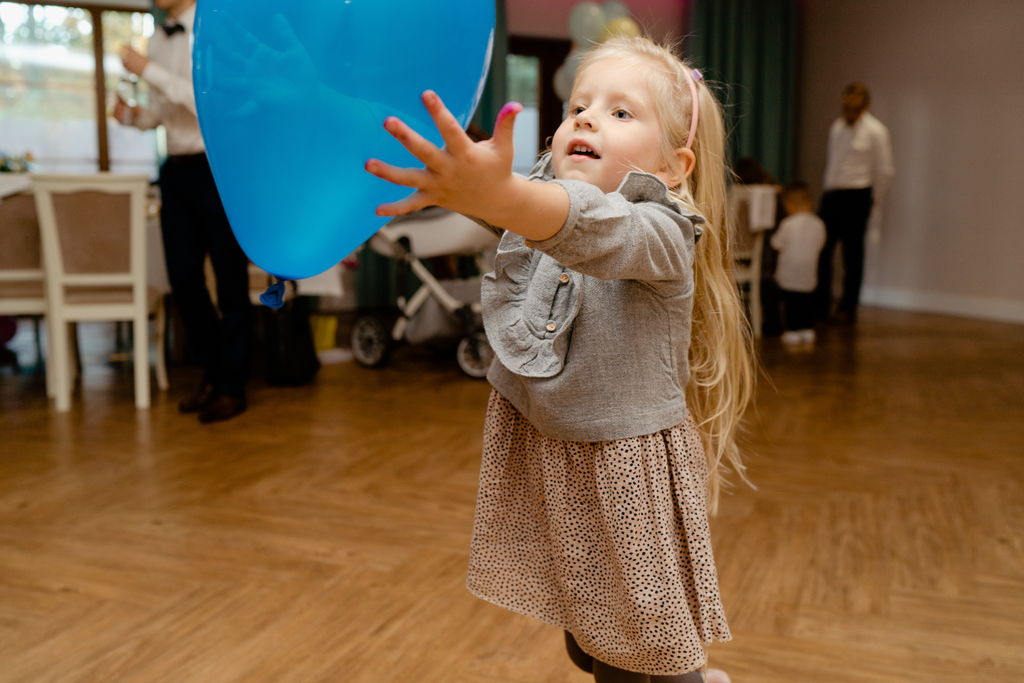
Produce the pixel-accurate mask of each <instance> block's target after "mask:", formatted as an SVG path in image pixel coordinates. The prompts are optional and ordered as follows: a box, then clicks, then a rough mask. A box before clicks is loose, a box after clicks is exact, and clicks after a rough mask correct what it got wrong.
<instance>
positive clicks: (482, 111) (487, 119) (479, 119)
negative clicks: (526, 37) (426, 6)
mask: <svg viewBox="0 0 1024 683" xmlns="http://www.w3.org/2000/svg"><path fill="white" fill-rule="evenodd" d="M445 39H447V38H445ZM507 54H508V24H507V22H506V20H505V0H495V30H494V53H493V55H492V57H491V68H490V69H489V70H488V72H487V82H486V84H485V85H484V91H483V94H482V95H481V97H480V104H479V106H477V110H476V114H475V115H474V117H473V123H475V124H476V125H477V126H479V127H480V128H482V129H483V130H484V131H485V132H486V133H488V134H490V133H491V132H492V128H493V127H494V119H495V118H496V117H497V116H498V112H499V111H500V110H501V107H502V105H504V104H505V102H506V100H507V98H508V94H507V92H506V76H505V71H506V70H505V56H506V55H507ZM428 268H429V264H428ZM458 271H459V275H460V276H462V277H465V276H467V275H471V274H473V272H474V271H475V268H474V266H473V261H472V259H461V260H460V261H459V263H458ZM355 280H356V303H357V305H358V306H359V307H360V308H392V307H394V306H395V301H396V300H397V299H398V296H399V295H402V296H406V297H408V296H411V295H412V293H413V292H415V291H416V289H417V287H418V286H419V280H418V279H417V278H416V276H415V275H413V274H412V273H411V272H409V271H408V270H407V269H406V268H405V266H404V265H403V264H401V263H399V262H398V261H395V260H394V259H389V258H387V257H385V256H380V255H378V254H377V253H375V252H373V251H372V250H371V249H370V248H369V247H366V248H364V249H363V250H362V251H360V252H359V269H358V270H357V271H356V278H355Z"/></svg>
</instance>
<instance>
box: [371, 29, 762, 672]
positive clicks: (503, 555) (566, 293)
mask: <svg viewBox="0 0 1024 683" xmlns="http://www.w3.org/2000/svg"><path fill="white" fill-rule="evenodd" d="M423 101H424V104H425V105H426V107H427V109H428V111H429V112H430V114H431V116H432V118H433V120H434V122H435V124H436V125H437V127H438V130H439V131H440V133H441V135H442V137H443V138H444V141H445V148H444V149H439V148H437V147H436V146H435V145H433V144H432V143H430V142H429V141H427V140H425V139H424V138H422V137H421V136H420V135H419V134H418V133H416V132H415V131H413V130H412V129H410V128H409V127H408V126H406V125H405V124H404V123H402V122H401V121H399V120H397V119H395V118H389V119H388V120H387V121H386V122H385V127H386V128H387V130H388V131H389V132H390V133H391V134H392V135H394V136H395V137H396V138H397V139H398V140H399V141H400V142H401V143H402V144H403V145H404V146H405V147H406V148H407V149H408V150H409V151H410V152H411V153H412V154H414V155H415V156H416V157H417V158H418V159H419V160H420V161H422V162H423V163H424V164H425V165H426V168H425V169H403V168H396V167H393V166H389V165H387V164H384V163H383V162H380V161H377V160H370V161H368V162H367V165H366V168H367V170H368V171H369V172H371V173H373V174H375V175H377V176H379V177H381V178H384V179H386V180H389V181H391V182H394V183H398V184H401V185H406V186H408V187H412V188H416V189H417V190H418V191H417V192H415V193H414V194H412V195H410V196H409V197H407V198H406V199H404V200H401V201H399V202H396V203H393V204H389V205H383V206H381V207H379V208H378V213H379V214H380V215H399V214H404V213H408V212H410V211H414V210H416V209H419V208H422V207H425V206H430V205H439V206H443V207H445V208H448V209H451V210H454V211H459V212H461V213H464V214H467V215H471V216H473V217H475V218H477V219H479V220H481V221H482V222H485V223H487V224H490V225H492V226H497V227H499V228H502V229H504V230H505V231H506V232H505V235H504V237H503V238H502V242H501V245H500V246H499V250H498V255H497V257H496V260H495V272H494V273H492V274H488V275H487V276H485V278H484V288H483V296H482V303H483V305H484V307H485V310H484V323H485V326H486V328H487V334H488V339H489V341H490V342H491V344H492V346H494V347H495V353H496V361H495V363H494V364H493V365H492V367H491V371H490V372H489V373H488V379H489V380H490V382H491V383H492V385H493V386H494V391H493V392H492V394H491V399H490V403H489V406H488V413H487V420H486V424H485V435H484V454H483V463H482V466H481V478H480V492H479V496H478V498H477V509H476V518H475V520H474V529H473V540H472V546H471V553H470V570H469V581H468V585H469V588H470V590H471V591H473V592H474V593H475V594H476V595H478V596H480V597H482V598H484V599H486V600H489V601H491V602H494V603H495V604H498V605H500V606H503V607H506V608H508V609H511V610H514V611H516V612H519V613H522V614H526V615H529V616H533V617H535V618H538V619H541V620H543V621H546V622H548V623H551V624H554V625H557V626H559V627H561V628H563V629H564V630H565V631H566V645H567V647H568V650H569V654H570V657H571V658H572V659H573V661H574V662H575V663H577V664H578V665H579V666H580V667H581V668H583V669H584V670H586V671H591V672H593V674H594V677H595V681H597V682H598V683H627V682H634V681H635V682H637V683H639V682H641V681H643V682H648V681H658V682H659V683H697V682H698V681H704V680H710V681H725V680H727V677H726V676H725V675H724V673H722V672H717V671H712V672H709V676H708V678H707V679H705V671H706V670H705V665H706V654H705V653H704V644H706V643H709V642H711V641H713V640H728V639H729V637H730V635H729V630H728V627H727V625H726V623H725V618H724V613H723V610H722V606H721V604H720V602H719V598H718V587H717V577H716V573H715V568H714V560H713V557H712V553H711V547H710V543H709V542H708V534H707V514H708V508H709V507H711V508H712V509H713V507H714V505H715V503H716V501H717V497H718V488H719V483H720V469H721V467H722V465H723V461H726V462H728V463H729V464H730V465H732V467H733V469H734V470H736V471H737V472H738V473H739V474H740V475H741V476H742V473H743V466H742V463H741V461H740V458H739V452H738V449H737V447H736V438H735V436H736V431H737V429H738V426H739V421H740V418H741V415H742V413H743V410H744V408H745V407H746V405H747V404H748V402H749V399H750V394H751V389H752V372H751V364H750V355H749V334H748V332H747V330H746V328H745V327H744V318H743V315H742V311H741V308H740V303H739V299H738V296H737V291H736V287H735V284H734V282H733V281H732V279H731V277H730V274H729V272H728V271H727V270H726V268H725V264H726V263H729V262H731V257H730V256H729V254H728V246H727V245H728V240H727V235H726V232H725V220H724V216H725V176H726V174H725V168H724V166H723V161H722V160H723V158H724V133H723V125H722V119H721V112H720V109H719V107H718V104H717V102H716V101H715V99H714V97H713V95H712V94H711V92H710V90H708V88H707V87H706V86H705V85H704V83H703V81H702V79H701V76H700V73H699V72H697V71H696V70H694V69H692V67H690V66H688V65H686V64H685V63H683V62H682V60H680V59H679V58H678V57H676V56H675V55H673V54H672V53H671V52H670V51H669V50H667V49H664V48H661V47H659V46H656V45H654V44H653V43H651V42H650V41H648V40H646V39H638V38H633V39H626V38H616V39H612V40H609V41H607V42H605V43H603V44H602V45H600V46H599V47H597V48H594V49H593V50H592V51H591V52H590V53H589V55H588V57H587V58H586V59H585V61H584V62H583V64H582V65H581V66H580V68H579V71H578V73H577V77H576V82H575V84H574V87H573V93H572V96H571V98H570V102H569V107H568V115H567V118H566V119H565V121H564V122H563V123H562V125H561V126H560V127H559V128H558V130H557V131H556V133H555V135H554V138H553V142H552V149H551V151H550V153H549V154H546V155H544V156H543V157H542V158H541V161H540V163H538V165H537V167H536V169H535V170H534V173H533V174H532V175H531V177H530V178H529V179H526V178H522V177H518V176H515V175H513V174H512V159H513V146H512V140H513V135H512V129H513V122H514V119H515V115H516V114H518V113H519V111H520V110H521V109H522V107H521V105H518V104H509V105H506V107H505V108H503V109H502V112H501V113H500V114H499V116H498V122H497V124H496V130H495V135H494V137H493V138H492V139H490V140H486V141H483V142H478V143H473V142H472V141H471V140H470V139H469V138H468V137H467V136H466V134H465V133H464V132H463V131H462V129H461V127H460V126H459V124H458V122H457V121H456V120H455V118H454V117H453V116H452V115H451V113H450V112H448V111H447V109H445V107H444V105H443V104H442V103H441V101H440V98H439V97H438V96H437V95H436V94H434V93H431V92H427V93H425V94H424V97H423ZM698 238H699V239H698Z"/></svg>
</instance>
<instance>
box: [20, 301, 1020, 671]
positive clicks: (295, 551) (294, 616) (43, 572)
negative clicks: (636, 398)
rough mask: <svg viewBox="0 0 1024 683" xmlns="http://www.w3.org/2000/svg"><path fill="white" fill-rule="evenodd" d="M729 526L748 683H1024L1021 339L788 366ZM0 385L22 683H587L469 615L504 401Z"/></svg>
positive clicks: (720, 537) (417, 369)
mask: <svg viewBox="0 0 1024 683" xmlns="http://www.w3.org/2000/svg"><path fill="white" fill-rule="evenodd" d="M763 352H764V354H763V355H764V359H763V362H764V367H765V372H766V375H767V377H768V378H769V379H770V382H769V381H765V382H764V383H763V386H762V388H761V394H760V398H759V401H758V408H757V411H756V415H754V416H753V419H752V421H751V424H750V434H749V444H748V445H749V449H750V452H751V455H750V456H749V464H750V475H751V477H752V478H753V479H754V481H755V482H756V483H757V485H758V490H756V491H754V490H750V489H747V488H736V489H734V491H733V492H732V493H731V495H728V496H726V497H725V498H724V500H723V504H722V510H721V513H720V514H719V516H718V517H717V518H716V519H715V520H714V522H713V533H714V539H715V548H716V555H717V559H718V562H719V571H720V579H721V587H722V593H723V598H724V601H725V604H726V610H727V613H728V615H729V617H730V621H731V625H732V629H733V633H734V636H735V639H734V641H733V642H731V643H728V644H717V645H715V646H713V647H712V649H711V656H712V660H713V663H714V665H716V666H720V667H723V668H726V669H728V670H729V671H730V672H731V674H732V676H733V680H734V681H735V683H784V682H785V683H788V682H793V681H796V682H801V683H804V682H809V683H876V682H888V683H892V682H900V683H904V682H906V683H909V682H922V683H923V682H926V681H927V682H932V681H958V682H960V681H1005V682H1007V683H1009V682H1015V681H1024V529H1022V526H1024V524H1022V520H1024V421H1022V416H1024V410H1022V409H1024V353H1022V352H1024V327H1021V326H1011V325H1000V324H995V323H986V322H978V321H970V320H961V319H953V318H943V317H938V316H927V315H919V314H909V313H897V312H889V311H881V310H868V311H867V312H866V313H865V315H864V316H863V318H862V321H861V323H860V324H859V326H858V327H857V328H856V329H849V328H847V329H830V330H828V331H827V332H826V334H824V335H823V338H822V339H821V342H820V344H819V347H818V348H817V350H815V351H814V352H813V353H806V354H789V353H786V352H785V351H784V350H783V349H781V348H780V347H779V345H778V343H777V342H776V341H774V340H768V341H766V342H765V344H764V349H763ZM85 378H86V381H85V388H84V390H83V392H82V394H79V395H78V396H77V397H76V398H75V401H74V404H73V409H72V411H71V412H70V413H68V414H65V415H58V414H56V413H55V412H52V410H51V409H49V408H48V407H47V403H46V400H45V398H44V391H43V387H42V383H41V381H40V378H38V377H35V376H25V375H21V376H11V375H6V376H3V377H0V408H2V415H0V427H2V443H3V445H2V457H0V681H4V682H10V683H14V682H19V683H20V682H31V683H37V682H49V681H57V682H62V683H63V682H65V681H74V682H78V681H119V682H120V681H129V682H133V683H134V682H139V683H149V682H163V681H168V682H173V683H178V682H193V681H194V682H200V683H220V682H229V681H230V682H235V681H238V682H243V681H244V682H263V681H267V682H277V681H297V682H306V681H310V682H314V681H345V682H348V683H380V682H392V681H393V682H396V683H398V682H403V683H404V682H407V681H416V682H428V683H432V682H447V681H454V682H465V683H584V682H585V681H588V680H591V679H590V677H589V676H587V675H585V674H583V673H582V672H579V671H576V670H575V669H574V668H573V667H572V665H571V664H570V663H569V661H568V659H567V657H566V656H565V654H564V652H563V650H562V639H561V634H560V633H559V632H558V631H557V630H556V629H554V628H552V627H549V626H546V625H543V624H540V623H538V622H535V621H532V620H530V619H528V618H526V617H522V616H519V615H516V614H512V613H509V612H505V611H503V610H501V609H499V608H497V607H494V606H492V605H490V604H487V603H485V602H482V601H480V600H477V599H475V598H473V597H471V596H470V594H469V593H468V592H467V591H466V590H465V588H464V585H463V584H464V573H465V566H466V553H467V546H468V541H469V533H470V526H471V522H472V512H473V501H474V496H475V492H476V478H477V467H478V462H479V450H480V431H481V421H482V415H483V409H484V403H485V400H486V396H487V392H488V388H487V386H486V385H485V384H483V383H479V382H474V381H472V380H469V379H466V378H464V377H463V376H461V375H460V373H459V372H458V370H457V369H456V367H455V365H454V361H452V360H450V359H448V358H443V359H439V358H438V357H436V356H434V355H432V354H431V353H429V352H427V351H425V350H423V349H413V348H407V349H403V350H400V351H399V352H398V353H397V354H396V356H395V358H394V361H393V363H392V364H391V366H390V367H389V368H386V369H384V370H380V371H367V370H363V369H360V368H358V367H356V366H354V365H352V364H342V365H335V366H327V367H325V368H324V370H323V371H322V373H321V375H320V377H319V378H318V380H317V382H316V384H315V386H312V387H307V388H300V389H274V388H268V387H255V388H254V390H253V391H252V393H251V403H252V405H251V408H250V410H249V411H248V412H247V413H246V414H244V415H243V416H241V417H239V418H238V419H236V420H233V421H231V422H228V423H224V424H217V425H210V426H206V427H202V426H200V425H198V424H197V423H196V422H195V421H194V419H191V418H187V417H184V416H181V415H179V414H178V413H177V412H176V410H175V403H176V400H177V399H178V398H180V397H181V395H182V394H183V393H184V391H185V388H187V387H190V386H191V381H190V380H189V375H188V374H187V373H186V372H182V371H179V372H177V373H174V374H173V375H172V385H173V391H172V393H171V395H170V396H169V397H167V396H161V397H158V398H157V400H156V401H155V403H154V405H153V407H152V409H151V410H149V411H148V412H138V413H137V412H136V411H135V409H134V407H133V405H132V382H131V376H130V372H129V371H127V369H125V370H124V371H109V370H105V369H102V368H101V369H99V370H95V371H94V368H91V367H88V366H87V367H86V375H85Z"/></svg>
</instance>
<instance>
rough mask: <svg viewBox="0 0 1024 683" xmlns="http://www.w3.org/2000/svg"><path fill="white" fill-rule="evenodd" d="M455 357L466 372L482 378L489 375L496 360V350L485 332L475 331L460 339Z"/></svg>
mask: <svg viewBox="0 0 1024 683" xmlns="http://www.w3.org/2000/svg"><path fill="white" fill-rule="evenodd" d="M455 359H456V360H457V361H458V362H459V367H460V368H462V371H463V372H464V373H466V374H467V375H469V376H470V377H472V378H474V379H481V378H483V377H486V376H487V370H488V368H490V367H491V361H492V360H494V350H493V349H491V345H490V344H489V343H488V342H487V336H486V335H485V334H484V333H483V332H475V333H473V334H471V335H468V336H465V337H463V338H462V339H461V340H460V341H459V348H458V349H457V350H456V351H455Z"/></svg>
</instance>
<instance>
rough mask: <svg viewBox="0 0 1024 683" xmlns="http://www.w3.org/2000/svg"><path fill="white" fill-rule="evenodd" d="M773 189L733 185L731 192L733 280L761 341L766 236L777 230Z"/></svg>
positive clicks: (765, 186) (770, 186) (755, 334)
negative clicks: (763, 264)
mask: <svg viewBox="0 0 1024 683" xmlns="http://www.w3.org/2000/svg"><path fill="white" fill-rule="evenodd" d="M776 192H777V188H775V186H773V185H739V184H736V185H733V186H732V187H731V188H730V189H729V234H730V238H731V240H732V257H733V276H734V278H735V279H736V285H737V286H738V287H739V288H740V292H741V293H742V295H743V298H744V300H745V302H746V304H747V309H748V310H749V311H750V327H751V331H752V332H753V333H754V337H755V338H760V337H761V333H762V327H763V316H762V313H761V268H762V255H763V253H764V235H765V232H766V231H768V230H770V229H771V228H773V227H774V226H775V195H776Z"/></svg>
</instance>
